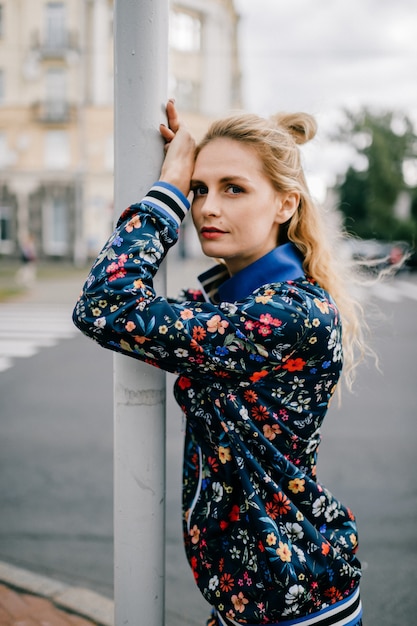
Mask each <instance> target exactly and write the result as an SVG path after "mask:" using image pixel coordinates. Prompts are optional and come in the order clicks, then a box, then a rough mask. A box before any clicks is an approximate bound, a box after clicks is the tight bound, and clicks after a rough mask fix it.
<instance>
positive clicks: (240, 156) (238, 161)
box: [193, 137, 263, 178]
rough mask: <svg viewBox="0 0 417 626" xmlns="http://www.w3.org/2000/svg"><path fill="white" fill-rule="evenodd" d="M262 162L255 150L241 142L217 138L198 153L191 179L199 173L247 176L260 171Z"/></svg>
mask: <svg viewBox="0 0 417 626" xmlns="http://www.w3.org/2000/svg"><path fill="white" fill-rule="evenodd" d="M262 169H263V168H262V161H261V159H260V157H259V156H258V154H257V153H256V151H255V149H254V148H253V147H252V146H251V145H249V144H246V143H244V142H242V141H237V140H236V139H229V138H226V137H218V138H216V139H213V140H211V141H210V142H209V143H208V144H206V145H205V146H204V147H203V148H202V149H201V150H200V152H199V153H198V155H197V159H196V162H195V167H194V174H193V178H195V177H196V175H197V174H198V173H199V172H201V173H204V174H205V175H208V174H217V175H219V176H220V175H221V176H231V175H238V174H239V175H242V176H243V175H247V173H249V172H251V171H252V172H253V171H257V172H261V171H262Z"/></svg>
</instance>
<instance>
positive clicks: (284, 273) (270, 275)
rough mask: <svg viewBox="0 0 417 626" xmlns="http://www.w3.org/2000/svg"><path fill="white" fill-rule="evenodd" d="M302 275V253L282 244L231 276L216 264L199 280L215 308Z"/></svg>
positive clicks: (288, 244)
mask: <svg viewBox="0 0 417 626" xmlns="http://www.w3.org/2000/svg"><path fill="white" fill-rule="evenodd" d="M304 275H305V272H304V269H303V257H302V254H301V252H300V251H299V250H298V248H297V247H296V246H295V245H294V244H293V243H284V244H282V245H281V246H278V247H277V248H275V249H274V250H271V252H268V254H265V256H263V257H261V258H260V259H258V260H257V261H255V262H254V263H251V265H248V266H247V267H244V268H243V270H240V272H238V273H237V274H234V275H233V276H229V272H228V271H227V268H226V266H224V265H220V264H217V265H215V266H214V267H212V268H211V269H209V270H207V271H206V272H204V273H203V274H201V275H200V276H199V277H198V278H199V280H200V283H201V286H202V287H203V291H204V294H205V295H206V296H207V298H208V299H209V300H211V301H212V302H214V303H216V304H218V303H220V302H237V301H238V300H242V299H244V298H246V297H247V296H249V295H250V294H251V293H252V292H253V291H255V289H258V288H259V287H262V285H265V284H269V283H281V282H284V281H287V280H295V279H296V278H300V277H303V276H304Z"/></svg>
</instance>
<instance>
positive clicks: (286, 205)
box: [276, 191, 300, 224]
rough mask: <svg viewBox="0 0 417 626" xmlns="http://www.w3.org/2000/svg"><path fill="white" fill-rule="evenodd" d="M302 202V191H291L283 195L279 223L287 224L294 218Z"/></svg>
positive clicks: (279, 208) (277, 217)
mask: <svg viewBox="0 0 417 626" xmlns="http://www.w3.org/2000/svg"><path fill="white" fill-rule="evenodd" d="M299 204H300V193H299V192H298V191H289V192H288V193H284V194H282V196H281V199H280V202H279V205H278V209H277V216H276V220H277V222H278V224H285V222H288V220H289V219H291V218H292V216H293V215H294V213H295V212H296V210H297V209H298V206H299Z"/></svg>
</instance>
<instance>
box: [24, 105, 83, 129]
mask: <svg viewBox="0 0 417 626" xmlns="http://www.w3.org/2000/svg"><path fill="white" fill-rule="evenodd" d="M32 109H33V114H34V117H35V119H36V121H37V122H42V123H43V124H68V123H69V122H73V121H74V120H75V118H76V106H75V105H73V104H70V103H69V102H67V101H65V100H43V101H41V102H35V103H34V104H33V106H32Z"/></svg>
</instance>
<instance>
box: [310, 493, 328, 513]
mask: <svg viewBox="0 0 417 626" xmlns="http://www.w3.org/2000/svg"><path fill="white" fill-rule="evenodd" d="M325 510H326V498H325V497H324V496H320V497H319V498H317V500H315V501H314V502H313V508H312V513H313V515H314V517H319V516H320V515H323V513H324V512H325Z"/></svg>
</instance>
